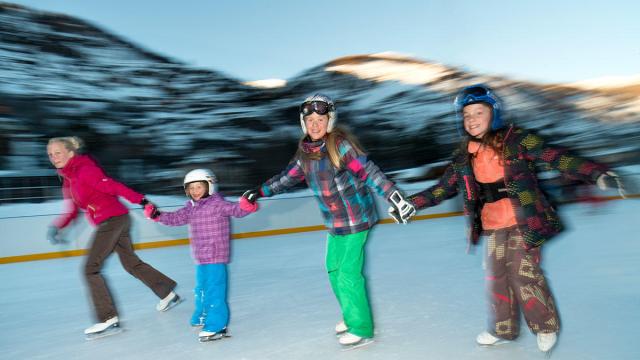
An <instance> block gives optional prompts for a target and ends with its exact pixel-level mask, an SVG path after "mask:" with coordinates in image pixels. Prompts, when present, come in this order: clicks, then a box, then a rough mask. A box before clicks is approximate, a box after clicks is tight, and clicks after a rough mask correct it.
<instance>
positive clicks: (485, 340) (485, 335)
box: [476, 331, 509, 346]
mask: <svg viewBox="0 0 640 360" xmlns="http://www.w3.org/2000/svg"><path fill="white" fill-rule="evenodd" d="M476 342H477V343H478V345H482V346H493V345H502V344H506V343H508V342H509V340H505V339H501V338H499V337H496V336H493V335H492V334H491V333H489V332H488V331H483V332H481V333H480V334H478V336H477V337H476Z"/></svg>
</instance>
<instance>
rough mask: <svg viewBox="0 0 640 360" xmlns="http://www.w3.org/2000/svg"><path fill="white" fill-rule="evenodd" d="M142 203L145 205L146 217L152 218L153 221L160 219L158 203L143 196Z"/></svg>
mask: <svg viewBox="0 0 640 360" xmlns="http://www.w3.org/2000/svg"><path fill="white" fill-rule="evenodd" d="M140 205H142V206H144V210H143V211H142V212H143V213H144V217H145V218H147V219H151V220H153V221H158V216H160V210H158V207H157V206H156V204H154V203H152V202H151V201H149V200H147V199H146V198H143V199H142V201H140Z"/></svg>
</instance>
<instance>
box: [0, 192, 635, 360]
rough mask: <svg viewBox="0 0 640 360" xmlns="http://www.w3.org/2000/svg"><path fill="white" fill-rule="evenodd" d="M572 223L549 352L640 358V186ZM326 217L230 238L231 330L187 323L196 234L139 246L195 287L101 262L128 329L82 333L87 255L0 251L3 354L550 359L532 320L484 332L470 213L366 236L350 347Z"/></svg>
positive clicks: (554, 253) (87, 315)
mask: <svg viewBox="0 0 640 360" xmlns="http://www.w3.org/2000/svg"><path fill="white" fill-rule="evenodd" d="M561 213H562V214H563V218H564V221H565V223H566V225H567V227H568V230H567V231H566V232H565V233H564V234H563V235H561V236H559V237H557V238H556V239H554V240H553V241H552V242H550V243H549V244H548V245H546V246H545V248H544V252H543V268H544V269H545V271H546V275H547V279H548V280H549V282H550V285H551V288H552V290H553V292H554V295H555V297H556V303H557V306H558V308H559V312H560V316H561V321H562V331H561V333H560V337H559V342H558V345H557V346H556V348H555V350H554V351H553V356H552V359H554V360H561V359H576V360H588V359H598V360H603V359H612V360H625V359H628V360H631V359H640V347H639V346H638V344H637V342H638V339H639V338H640V336H639V335H640V276H639V275H638V265H639V264H640V242H639V239H640V235H638V223H639V222H640V215H639V214H640V200H623V201H611V202H608V203H605V204H600V205H598V206H593V205H589V204H574V205H568V206H564V207H563V208H562V209H561ZM325 238H326V233H325V232H323V231H316V232H308V233H302V234H294V235H282V236H271V237H262V238H253V239H244V240H236V241H234V242H233V261H232V263H231V264H230V266H229V276H230V278H229V285H230V292H229V303H230V308H231V322H230V326H229V329H230V332H231V334H232V335H233V337H232V338H230V339H226V340H222V341H218V342H211V343H204V344H201V343H199V342H198V340H197V332H198V330H197V329H193V328H191V327H190V326H189V322H188V320H189V317H190V314H191V311H192V310H193V303H192V287H193V285H194V266H193V263H192V261H191V258H190V256H189V248H188V247H187V246H177V247H168V248H160V249H152V250H141V251H138V254H139V255H140V257H141V258H143V260H145V261H147V262H149V263H150V264H152V265H153V266H155V267H157V268H159V269H160V270H161V271H163V272H165V273H166V274H167V275H169V276H171V277H173V278H174V279H175V280H177V281H178V283H179V287H178V289H177V291H178V292H179V294H180V295H182V296H183V297H185V298H186V299H187V301H185V302H183V303H182V304H180V305H179V306H178V307H176V308H174V309H173V310H171V311H169V312H166V313H158V312H157V311H156V310H155V305H156V302H157V301H158V299H157V298H156V297H155V296H154V295H153V293H152V292H151V291H149V290H148V289H147V288H146V287H145V286H144V285H142V284H141V283H140V282H138V281H137V280H136V279H134V278H133V277H131V276H130V275H129V274H127V273H126V272H124V270H122V268H121V267H120V265H119V264H118V259H117V256H112V257H111V258H110V260H109V262H108V264H107V267H106V269H105V271H104V272H105V274H106V277H107V278H108V280H109V284H110V286H111V289H112V291H113V293H114V296H115V298H116V301H117V304H118V306H119V311H120V318H121V323H122V326H123V328H124V330H125V331H124V332H122V333H121V334H118V335H114V336H111V337H107V338H102V339H99V340H94V341H86V340H85V338H84V335H83V329H84V328H85V327H88V326H89V325H91V324H92V323H93V316H92V312H91V310H90V307H89V299H88V298H87V294H86V290H85V286H84V283H83V277H82V275H81V267H82V261H83V260H84V257H71V258H65V259H56V260H47V261H33V262H23V263H13V264H5V265H0V284H2V285H1V289H2V292H1V294H0V324H1V326H0V358H1V359H12V360H13V359H65V360H66V359H93V360H98V359H110V360H113V359H189V360H196V359H225V360H232V359H247V360H249V359H304V360H311V359H384V360H389V359H432V360H438V359H442V360H445V359H446V360H450V359H456V360H457V359H491V360H500V359H505V360H506V359H509V360H513V359H519V360H525V359H536V360H540V359H544V358H545V357H544V354H542V353H540V352H539V351H538V349H537V347H536V341H535V337H534V336H533V335H532V334H531V333H530V332H529V330H528V329H527V328H526V326H523V327H522V329H521V336H520V338H519V339H518V340H517V341H515V342H512V343H509V344H505V345H502V346H500V347H497V348H482V347H479V346H477V345H476V344H475V341H474V339H475V337H476V335H477V334H478V333H479V332H480V331H482V330H483V329H484V327H485V323H486V316H487V311H486V309H485V307H486V303H485V293H484V284H483V281H484V280H483V270H482V256H481V254H482V251H483V250H482V248H481V247H479V248H478V249H477V250H476V252H475V254H466V253H465V247H466V243H465V240H464V219H463V218H462V217H450V218H443V219H434V220H424V221H417V222H414V223H411V224H409V225H406V226H400V225H380V226H378V227H377V228H376V229H375V230H374V231H373V232H372V234H371V236H370V239H369V243H368V245H367V256H368V257H367V267H366V273H367V276H368V287H369V291H370V297H371V302H372V306H373V312H374V319H375V321H376V337H375V342H374V343H373V344H371V345H369V346H367V347H364V348H360V349H355V350H351V351H346V352H344V351H341V348H340V346H339V345H338V343H337V340H336V337H335V335H334V334H333V327H334V325H335V323H336V322H337V321H339V320H340V315H339V312H338V305H337V303H336V300H335V299H334V297H333V295H332V293H331V290H330V287H329V283H328V279H327V276H326V274H325V270H324V255H325Z"/></svg>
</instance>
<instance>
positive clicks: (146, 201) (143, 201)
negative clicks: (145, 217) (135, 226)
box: [140, 197, 151, 207]
mask: <svg viewBox="0 0 640 360" xmlns="http://www.w3.org/2000/svg"><path fill="white" fill-rule="evenodd" d="M149 203H151V201H149V200H147V198H145V197H143V198H142V200H140V205H142V207H144V206H146V205H147V204H149Z"/></svg>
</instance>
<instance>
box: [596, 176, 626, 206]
mask: <svg viewBox="0 0 640 360" xmlns="http://www.w3.org/2000/svg"><path fill="white" fill-rule="evenodd" d="M596 185H597V186H598V188H599V189H600V190H607V189H616V190H618V194H620V196H621V197H622V198H623V199H626V198H627V192H626V191H625V188H624V185H623V184H622V180H620V177H619V176H618V174H616V173H614V172H613V171H607V172H605V173H602V174H601V175H600V176H598V179H597V180H596Z"/></svg>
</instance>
